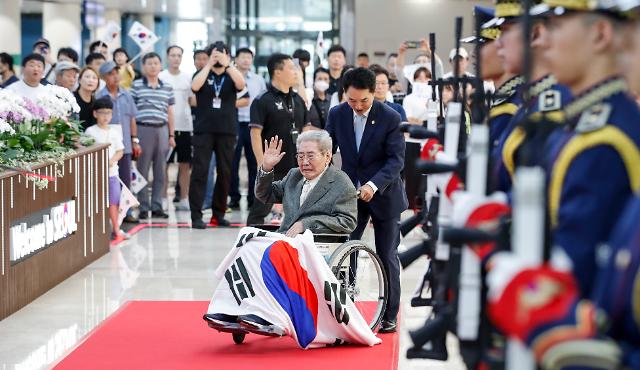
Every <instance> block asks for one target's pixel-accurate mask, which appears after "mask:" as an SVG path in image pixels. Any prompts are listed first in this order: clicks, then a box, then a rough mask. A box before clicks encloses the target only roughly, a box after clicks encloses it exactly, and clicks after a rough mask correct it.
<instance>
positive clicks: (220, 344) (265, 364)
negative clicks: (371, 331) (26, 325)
mask: <svg viewBox="0 0 640 370" xmlns="http://www.w3.org/2000/svg"><path fill="white" fill-rule="evenodd" d="M207 306H208V302H158V301H133V302H130V303H128V304H126V305H125V306H124V307H123V308H122V309H120V310H119V311H118V312H116V313H114V314H113V315H112V316H111V317H110V318H108V319H107V320H106V321H105V322H104V323H103V324H102V325H101V326H99V327H98V328H96V330H95V331H94V332H93V333H91V334H90V335H89V336H88V337H87V338H85V339H84V341H83V342H81V343H80V344H79V345H78V347H77V348H76V349H75V350H74V351H73V352H71V353H70V354H69V355H68V356H67V357H66V358H64V359H62V360H61V361H60V362H59V363H58V364H57V366H56V367H55V369H118V370H122V369H190V370H194V369H233V370H244V369H247V370H249V369H252V370H253V369H279V370H280V369H282V370H284V369H295V370H330V369H354V370H356V369H367V370H376V369H385V370H387V369H392V370H396V369H397V368H398V344H399V336H398V333H394V334H382V335H380V337H381V338H382V341H383V342H382V344H379V345H377V346H374V347H362V346H340V347H333V348H317V349H311V350H302V349H299V348H298V347H297V346H296V344H295V342H294V340H293V339H292V338H290V337H284V338H269V337H263V336H258V335H252V334H249V335H247V337H246V338H245V341H244V343H243V344H241V345H236V344H234V343H233V340H232V338H231V334H224V333H219V332H217V331H215V330H213V329H210V328H209V327H207V324H206V323H205V322H204V321H203V320H202V315H203V314H204V313H205V312H206V310H207Z"/></svg>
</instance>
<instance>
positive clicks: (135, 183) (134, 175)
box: [131, 166, 147, 194]
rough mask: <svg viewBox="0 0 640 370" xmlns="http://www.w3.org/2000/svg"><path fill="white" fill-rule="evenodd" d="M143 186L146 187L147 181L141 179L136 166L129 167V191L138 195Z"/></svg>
mask: <svg viewBox="0 0 640 370" xmlns="http://www.w3.org/2000/svg"><path fill="white" fill-rule="evenodd" d="M145 186H147V179H145V178H144V177H142V174H140V172H138V169H137V168H136V166H131V191H132V192H133V193H134V194H138V192H140V190H142V188H144V187H145Z"/></svg>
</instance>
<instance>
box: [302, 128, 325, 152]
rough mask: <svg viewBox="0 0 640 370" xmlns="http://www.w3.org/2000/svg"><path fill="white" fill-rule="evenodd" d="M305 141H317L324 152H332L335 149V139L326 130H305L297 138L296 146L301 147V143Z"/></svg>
mask: <svg viewBox="0 0 640 370" xmlns="http://www.w3.org/2000/svg"><path fill="white" fill-rule="evenodd" d="M304 141H315V142H316V143H318V147H319V148H320V152H322V153H326V152H329V153H331V152H332V150H333V141H332V140H331V136H329V133H328V132H327V131H325V130H309V131H305V132H303V133H302V134H300V136H298V140H296V147H297V148H300V144H302V142H304Z"/></svg>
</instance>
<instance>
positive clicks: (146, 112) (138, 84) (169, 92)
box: [131, 77, 175, 126]
mask: <svg viewBox="0 0 640 370" xmlns="http://www.w3.org/2000/svg"><path fill="white" fill-rule="evenodd" d="M158 81H159V84H158V87H156V88H153V87H151V86H149V84H148V82H147V79H146V78H144V77H143V78H141V79H138V80H135V81H133V85H132V86H131V96H132V97H133V101H134V102H135V103H136V108H137V109H138V114H137V115H136V121H137V122H138V123H140V124H146V125H153V126H164V125H166V124H167V123H168V122H169V113H168V112H169V106H170V105H174V104H175V98H174V96H173V88H172V87H171V85H169V84H168V83H165V82H162V81H161V80H158Z"/></svg>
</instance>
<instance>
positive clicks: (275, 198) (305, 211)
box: [255, 166, 358, 234]
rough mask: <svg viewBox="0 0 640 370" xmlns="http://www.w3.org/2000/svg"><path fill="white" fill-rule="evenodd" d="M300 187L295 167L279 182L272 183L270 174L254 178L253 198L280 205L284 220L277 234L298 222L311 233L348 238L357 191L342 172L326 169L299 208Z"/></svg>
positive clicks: (356, 208)
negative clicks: (344, 235)
mask: <svg viewBox="0 0 640 370" xmlns="http://www.w3.org/2000/svg"><path fill="white" fill-rule="evenodd" d="M303 183H304V177H303V176H302V174H301V173H300V169H299V168H298V167H296V168H292V169H291V170H289V173H287V176H285V177H284V178H283V179H282V180H280V181H273V172H271V173H268V174H265V175H264V176H260V173H259V174H258V176H257V177H256V189H255V192H256V198H258V199H259V200H260V201H261V202H263V203H282V206H283V208H284V219H283V220H282V224H281V225H280V228H279V229H278V231H280V232H285V231H287V230H289V228H290V227H291V225H293V224H294V223H295V222H297V221H301V222H302V224H303V225H304V227H305V230H306V229H310V230H312V231H314V232H329V233H339V234H350V233H351V232H352V231H353V230H354V229H355V228H356V217H357V213H358V206H357V200H356V199H357V197H356V189H355V188H354V187H353V185H352V184H351V181H350V180H349V178H348V177H347V175H346V174H345V173H344V172H342V171H340V170H338V169H336V168H335V167H332V166H329V168H327V170H326V171H325V173H324V174H323V175H322V177H321V178H320V180H318V183H317V184H316V186H315V187H314V188H313V189H312V190H311V191H310V192H309V194H308V195H307V198H306V199H305V201H304V203H302V204H300V194H301V193H302V184H303Z"/></svg>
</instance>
